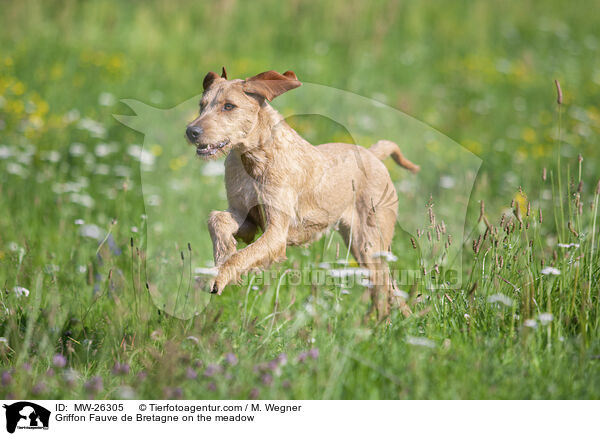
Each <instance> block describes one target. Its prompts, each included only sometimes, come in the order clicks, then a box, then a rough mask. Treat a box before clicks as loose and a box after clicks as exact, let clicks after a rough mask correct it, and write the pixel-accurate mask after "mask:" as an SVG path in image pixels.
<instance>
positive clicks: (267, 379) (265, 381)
mask: <svg viewBox="0 0 600 436" xmlns="http://www.w3.org/2000/svg"><path fill="white" fill-rule="evenodd" d="M260 380H261V381H262V382H263V384H264V385H267V386H269V385H271V383H273V376H272V375H271V374H269V373H268V372H267V373H264V374H263V375H262V377H261V378H260Z"/></svg>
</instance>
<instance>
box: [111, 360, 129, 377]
mask: <svg viewBox="0 0 600 436" xmlns="http://www.w3.org/2000/svg"><path fill="white" fill-rule="evenodd" d="M129 369H130V368H129V364H127V363H121V362H118V361H117V362H115V366H113V369H112V373H113V374H114V375H125V374H129Z"/></svg>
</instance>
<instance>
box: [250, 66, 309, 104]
mask: <svg viewBox="0 0 600 436" xmlns="http://www.w3.org/2000/svg"><path fill="white" fill-rule="evenodd" d="M300 85H302V83H300V82H299V81H298V78H297V77H296V74H294V72H293V71H286V72H285V73H283V74H279V73H278V72H277V71H273V70H271V71H265V72H264V73H260V74H257V75H256V76H253V77H250V78H248V79H246V80H245V81H244V88H243V89H244V92H247V93H249V94H257V95H260V96H261V97H263V98H266V99H267V100H269V101H272V100H273V99H274V98H275V97H277V96H279V95H281V94H283V93H284V92H286V91H289V90H290V89H294V88H297V87H299V86H300Z"/></svg>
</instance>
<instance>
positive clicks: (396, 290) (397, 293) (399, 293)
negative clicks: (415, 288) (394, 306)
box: [394, 289, 408, 300]
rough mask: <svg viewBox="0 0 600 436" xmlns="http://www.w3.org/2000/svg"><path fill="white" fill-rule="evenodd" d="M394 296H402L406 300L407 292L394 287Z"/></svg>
mask: <svg viewBox="0 0 600 436" xmlns="http://www.w3.org/2000/svg"><path fill="white" fill-rule="evenodd" d="M394 296H395V297H399V298H402V299H403V300H408V294H407V293H406V292H404V291H401V290H399V289H395V290H394Z"/></svg>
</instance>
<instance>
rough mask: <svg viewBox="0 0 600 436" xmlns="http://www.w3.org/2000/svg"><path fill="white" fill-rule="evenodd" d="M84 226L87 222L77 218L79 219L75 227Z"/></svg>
mask: <svg viewBox="0 0 600 436" xmlns="http://www.w3.org/2000/svg"><path fill="white" fill-rule="evenodd" d="M84 224H85V221H84V220H82V219H81V218H77V219H76V220H75V225H76V226H82V225H84Z"/></svg>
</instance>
